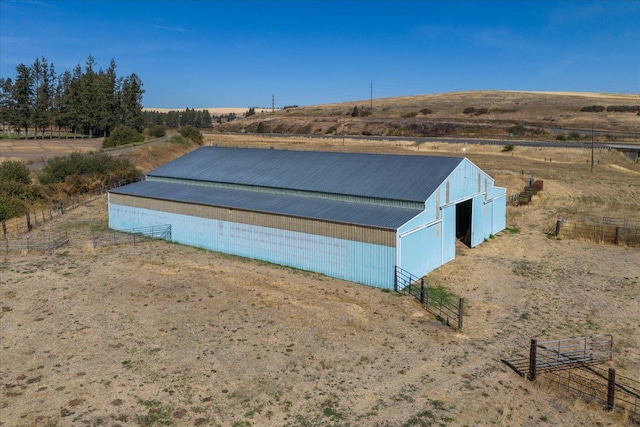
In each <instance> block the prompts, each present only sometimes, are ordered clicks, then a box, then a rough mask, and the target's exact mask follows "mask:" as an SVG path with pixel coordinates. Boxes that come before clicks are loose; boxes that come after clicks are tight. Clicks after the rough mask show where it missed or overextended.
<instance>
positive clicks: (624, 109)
mask: <svg viewBox="0 0 640 427" xmlns="http://www.w3.org/2000/svg"><path fill="white" fill-rule="evenodd" d="M607 111H611V112H614V113H630V112H638V113H640V105H610V106H608V107H607Z"/></svg>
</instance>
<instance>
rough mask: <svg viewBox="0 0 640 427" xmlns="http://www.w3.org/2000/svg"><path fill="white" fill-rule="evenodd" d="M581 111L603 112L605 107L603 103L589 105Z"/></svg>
mask: <svg viewBox="0 0 640 427" xmlns="http://www.w3.org/2000/svg"><path fill="white" fill-rule="evenodd" d="M580 111H581V112H583V113H601V112H603V111H604V107H603V106H602V105H588V106H586V107H582V108H581V109H580Z"/></svg>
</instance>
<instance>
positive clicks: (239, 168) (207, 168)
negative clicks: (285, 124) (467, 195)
mask: <svg viewBox="0 0 640 427" xmlns="http://www.w3.org/2000/svg"><path fill="white" fill-rule="evenodd" d="M463 160H464V159H463V158H460V157H428V156H419V155H415V156H414V155H412V156H407V155H393V154H364V153H335V152H319V151H290V150H267V149H257V148H228V147H201V148H198V149H197V150H194V151H192V152H190V153H188V154H186V155H184V156H182V157H180V158H178V159H176V160H173V161H171V162H169V163H167V164H165V165H164V166H161V167H159V168H157V169H155V170H153V171H151V172H149V173H148V174H147V176H148V177H149V179H153V177H165V178H175V179H189V180H198V181H205V182H216V183H228V184H241V185H250V186H259V187H267V188H277V189H290V190H298V191H307V192H319V193H330V194H338V195H349V196H362V197H373V198H381V199H391V200H403V201H411V202H425V201H426V200H427V198H429V196H430V195H431V194H432V193H433V192H434V191H435V190H436V189H437V188H438V186H439V185H440V184H441V183H442V182H443V181H444V180H445V179H446V178H447V176H449V175H450V174H451V172H453V170H454V169H455V168H456V167H457V166H458V165H459V164H460V163H461V162H462V161H463ZM194 191H195V190H194Z"/></svg>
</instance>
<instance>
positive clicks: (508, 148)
mask: <svg viewBox="0 0 640 427" xmlns="http://www.w3.org/2000/svg"><path fill="white" fill-rule="evenodd" d="M513 148H514V147H513V144H507V145H505V146H504V147H503V148H502V151H513Z"/></svg>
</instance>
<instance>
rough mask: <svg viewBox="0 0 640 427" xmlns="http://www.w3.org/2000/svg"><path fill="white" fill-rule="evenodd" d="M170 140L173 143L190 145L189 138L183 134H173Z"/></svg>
mask: <svg viewBox="0 0 640 427" xmlns="http://www.w3.org/2000/svg"><path fill="white" fill-rule="evenodd" d="M169 142H171V143H172V144H180V145H189V140H188V139H187V138H185V137H184V136H182V135H173V136H172V137H171V139H170V140H169Z"/></svg>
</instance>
